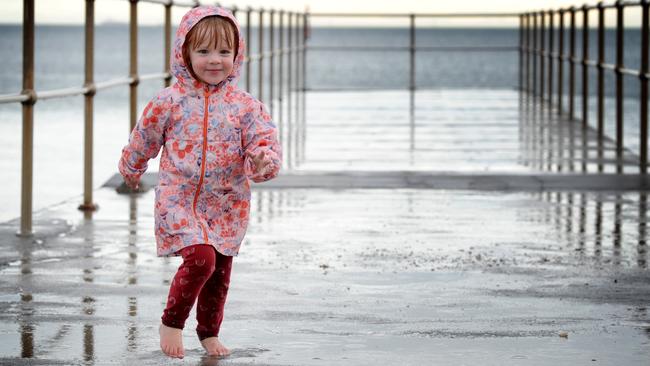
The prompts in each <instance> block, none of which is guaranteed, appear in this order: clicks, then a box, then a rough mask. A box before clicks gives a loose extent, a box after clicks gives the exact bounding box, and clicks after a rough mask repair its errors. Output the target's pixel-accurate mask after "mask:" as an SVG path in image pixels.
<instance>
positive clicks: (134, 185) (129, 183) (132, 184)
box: [124, 179, 140, 191]
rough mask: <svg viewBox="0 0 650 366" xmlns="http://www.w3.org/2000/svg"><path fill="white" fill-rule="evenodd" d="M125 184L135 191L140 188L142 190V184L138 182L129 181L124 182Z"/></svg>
mask: <svg viewBox="0 0 650 366" xmlns="http://www.w3.org/2000/svg"><path fill="white" fill-rule="evenodd" d="M124 183H126V185H127V187H129V188H131V189H132V190H134V191H137V190H138V188H140V182H138V181H132V180H129V179H126V180H124Z"/></svg>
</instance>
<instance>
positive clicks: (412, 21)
mask: <svg viewBox="0 0 650 366" xmlns="http://www.w3.org/2000/svg"><path fill="white" fill-rule="evenodd" d="M518 16H519V14H518V13H429V14H427V13H421V14H413V13H408V14H406V13H405V14H386V13H354V14H349V13H310V14H309V17H310V18H389V19H400V18H401V19H408V21H409V26H408V28H409V39H408V45H407V46H364V45H354V46H335V45H319V46H311V45H310V46H308V49H309V51H359V52H367V51H378V52H383V51H408V52H409V68H408V70H409V79H408V80H409V90H415V89H416V83H415V80H416V68H415V56H416V53H417V52H449V51H453V52H495V51H497V52H503V51H506V52H508V51H511V52H516V51H517V50H518V49H519V48H518V47H517V46H417V44H416V34H415V30H416V29H417V19H427V18H479V19H480V18H513V19H517V17H518Z"/></svg>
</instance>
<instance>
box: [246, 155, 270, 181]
mask: <svg viewBox="0 0 650 366" xmlns="http://www.w3.org/2000/svg"><path fill="white" fill-rule="evenodd" d="M246 155H248V157H249V158H250V159H251V160H252V161H253V165H254V166H255V171H257V172H258V174H261V175H264V174H266V170H267V167H269V166H270V165H271V161H270V160H266V161H265V160H264V156H265V154H264V150H260V152H259V153H258V154H257V155H254V154H253V153H252V152H250V151H249V152H247V153H246Z"/></svg>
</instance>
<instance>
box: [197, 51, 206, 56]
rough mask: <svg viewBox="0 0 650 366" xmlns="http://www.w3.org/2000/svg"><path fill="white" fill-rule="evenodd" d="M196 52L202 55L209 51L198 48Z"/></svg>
mask: <svg viewBox="0 0 650 366" xmlns="http://www.w3.org/2000/svg"><path fill="white" fill-rule="evenodd" d="M196 52H197V53H199V54H201V55H205V54H207V53H208V50H196Z"/></svg>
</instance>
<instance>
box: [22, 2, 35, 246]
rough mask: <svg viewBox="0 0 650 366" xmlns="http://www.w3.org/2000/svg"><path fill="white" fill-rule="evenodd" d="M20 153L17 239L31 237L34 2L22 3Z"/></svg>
mask: <svg viewBox="0 0 650 366" xmlns="http://www.w3.org/2000/svg"><path fill="white" fill-rule="evenodd" d="M22 93H23V94H27V95H28V96H29V99H28V100H26V101H24V102H22V105H23V107H22V109H23V149H22V177H21V194H20V231H19V232H18V235H19V236H31V235H32V189H33V174H32V173H33V170H34V103H36V93H35V92H34V0H23V91H22Z"/></svg>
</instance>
